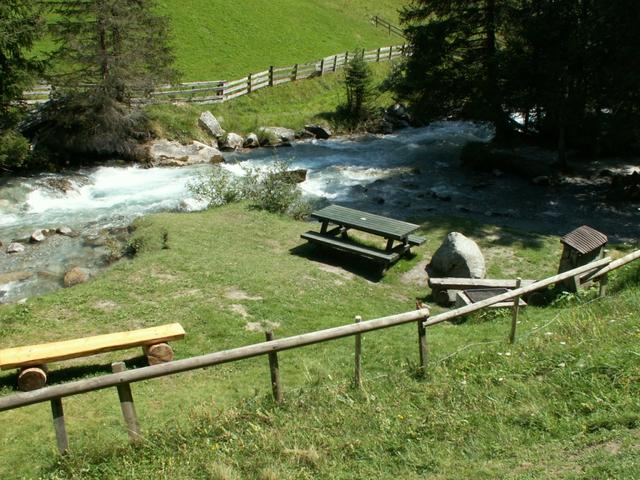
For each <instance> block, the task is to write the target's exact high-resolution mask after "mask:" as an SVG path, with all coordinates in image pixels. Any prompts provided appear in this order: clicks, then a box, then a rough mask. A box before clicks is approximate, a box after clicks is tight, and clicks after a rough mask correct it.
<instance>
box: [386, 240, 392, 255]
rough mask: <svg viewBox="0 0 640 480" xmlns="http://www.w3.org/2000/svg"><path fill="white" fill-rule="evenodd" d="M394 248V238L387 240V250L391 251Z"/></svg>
mask: <svg viewBox="0 0 640 480" xmlns="http://www.w3.org/2000/svg"><path fill="white" fill-rule="evenodd" d="M392 249H393V238H390V239H388V240H387V252H390V251H391V250H392Z"/></svg>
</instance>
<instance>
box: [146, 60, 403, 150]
mask: <svg viewBox="0 0 640 480" xmlns="http://www.w3.org/2000/svg"><path fill="white" fill-rule="evenodd" d="M370 65H371V69H372V73H373V77H372V78H373V83H374V85H379V84H380V83H381V82H382V81H383V80H384V79H385V77H386V75H387V74H388V72H389V70H390V68H391V64H390V63H380V64H370ZM343 80H344V72H343V71H338V72H336V73H335V74H328V75H325V76H323V77H316V78H312V79H308V80H299V81H297V82H291V83H287V84H285V85H279V86H277V87H274V88H265V89H262V90H259V91H257V92H254V93H251V94H250V95H245V96H243V97H239V98H237V99H234V100H232V101H229V102H225V103H221V104H212V105H153V106H150V107H148V108H147V113H148V115H149V118H150V119H151V121H152V123H153V125H154V130H155V134H156V135H157V136H158V137H160V138H168V139H170V140H178V141H181V142H189V141H191V140H193V139H196V140H200V141H205V142H206V141H208V140H210V139H209V137H208V136H207V134H206V133H205V132H204V131H203V130H202V129H201V128H200V127H199V126H198V118H199V116H200V113H202V112H203V111H205V110H209V111H211V112H212V113H213V114H214V115H216V117H217V118H218V120H219V121H220V122H221V124H222V127H223V128H224V129H225V130H227V131H230V132H231V131H233V132H236V133H241V134H247V133H249V132H256V131H257V130H258V128H259V127H263V126H280V127H288V128H292V129H294V130H298V129H300V128H302V127H303V126H304V125H305V124H308V123H318V122H319V123H326V124H329V125H331V126H332V127H333V128H334V130H335V131H336V132H337V133H339V132H341V131H343V130H344V127H342V126H341V125H339V124H336V122H335V121H334V120H333V117H334V114H335V111H336V108H337V107H338V105H340V104H341V103H344V102H345V93H344V85H343ZM391 103H392V97H391V95H390V94H389V93H385V94H378V95H377V97H376V98H375V101H374V106H375V107H380V108H382V107H387V106H389V105H390V104H391Z"/></svg>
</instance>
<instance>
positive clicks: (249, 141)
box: [242, 133, 260, 148]
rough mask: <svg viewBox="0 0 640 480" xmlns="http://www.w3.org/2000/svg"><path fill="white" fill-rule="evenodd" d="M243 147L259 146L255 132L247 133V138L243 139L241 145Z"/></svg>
mask: <svg viewBox="0 0 640 480" xmlns="http://www.w3.org/2000/svg"><path fill="white" fill-rule="evenodd" d="M242 146H243V147H244V148H256V147H259V146H260V140H258V135H256V134H255V133H250V134H249V135H247V138H245V139H244V144H243V145H242Z"/></svg>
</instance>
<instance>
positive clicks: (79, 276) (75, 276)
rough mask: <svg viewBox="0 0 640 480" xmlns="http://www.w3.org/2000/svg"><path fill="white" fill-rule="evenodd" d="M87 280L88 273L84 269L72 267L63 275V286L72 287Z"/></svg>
mask: <svg viewBox="0 0 640 480" xmlns="http://www.w3.org/2000/svg"><path fill="white" fill-rule="evenodd" d="M87 280H89V274H88V273H87V271H86V270H84V269H82V268H78V267H75V268H72V269H71V270H69V271H68V272H67V273H65V275H64V281H63V282H64V286H65V287H73V286H74V285H78V284H80V283H84V282H86V281H87Z"/></svg>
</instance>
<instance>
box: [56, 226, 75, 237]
mask: <svg viewBox="0 0 640 480" xmlns="http://www.w3.org/2000/svg"><path fill="white" fill-rule="evenodd" d="M56 233H58V234H60V235H64V236H65V237H72V236H74V235H75V234H74V232H73V230H72V229H71V228H69V227H58V228H56Z"/></svg>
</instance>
